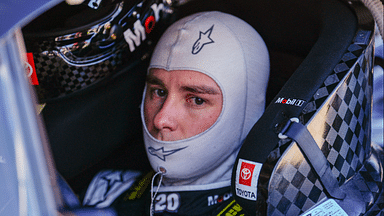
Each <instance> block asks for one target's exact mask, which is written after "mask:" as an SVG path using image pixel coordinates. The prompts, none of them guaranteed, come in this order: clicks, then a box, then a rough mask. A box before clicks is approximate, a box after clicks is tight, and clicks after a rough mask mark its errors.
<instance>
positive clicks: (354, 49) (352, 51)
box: [303, 44, 372, 123]
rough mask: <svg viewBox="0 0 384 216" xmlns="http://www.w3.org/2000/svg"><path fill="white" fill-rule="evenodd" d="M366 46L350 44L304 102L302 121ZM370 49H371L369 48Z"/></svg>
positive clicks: (325, 96) (323, 98)
mask: <svg viewBox="0 0 384 216" xmlns="http://www.w3.org/2000/svg"><path fill="white" fill-rule="evenodd" d="M366 48H367V46H365V45H360V44H351V45H350V46H349V47H348V50H347V52H346V53H345V54H344V56H343V57H342V59H341V61H340V62H339V64H337V65H336V67H335V68H334V70H333V72H332V73H331V74H330V75H329V76H328V77H327V79H326V80H325V81H324V83H323V85H322V86H321V87H320V88H319V89H318V90H317V92H316V93H315V94H314V96H313V97H312V99H311V100H310V101H309V102H308V103H307V104H306V106H305V108H304V110H303V117H304V122H305V123H307V122H308V121H309V120H310V118H311V117H312V116H313V115H314V114H315V113H316V111H317V110H318V109H319V108H320V106H322V105H323V103H324V101H325V100H326V99H327V98H328V96H329V95H330V94H331V92H332V91H333V90H334V89H335V88H336V86H337V85H338V83H339V82H340V81H341V80H342V79H343V78H344V77H345V75H346V74H347V73H348V71H349V70H350V69H351V67H352V66H353V64H354V63H355V62H356V61H357V58H358V57H359V56H360V55H361V54H362V52H363V51H364V50H365V49H366ZM371 50H372V49H371Z"/></svg>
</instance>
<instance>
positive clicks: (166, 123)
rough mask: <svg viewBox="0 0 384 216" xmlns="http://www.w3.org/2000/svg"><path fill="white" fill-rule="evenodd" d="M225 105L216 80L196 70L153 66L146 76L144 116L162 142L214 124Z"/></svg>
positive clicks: (198, 131)
mask: <svg viewBox="0 0 384 216" xmlns="http://www.w3.org/2000/svg"><path fill="white" fill-rule="evenodd" d="M222 107H223V95H222V92H221V90H220V88H219V86H218V85H217V84H216V82H215V81H214V80H213V79H212V78H210V77H209V76H207V75H205V74H202V73H200V72H196V71H190V70H175V71H166V70H163V69H151V70H150V72H149V75H148V77H147V90H146V93H145V100H144V119H145V124H146V126H147V128H148V131H149V133H150V134H151V135H152V136H153V137H154V138H156V139H158V140H162V141H175V140H182V139H186V138H189V137H192V136H194V135H197V134H199V133H201V132H203V131H205V130H207V129H208V128H209V127H211V126H212V125H213V124H214V123H215V122H216V120H217V118H218V117H219V115H220V113H221V109H222Z"/></svg>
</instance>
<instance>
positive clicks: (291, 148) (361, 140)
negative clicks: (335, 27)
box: [259, 44, 384, 215]
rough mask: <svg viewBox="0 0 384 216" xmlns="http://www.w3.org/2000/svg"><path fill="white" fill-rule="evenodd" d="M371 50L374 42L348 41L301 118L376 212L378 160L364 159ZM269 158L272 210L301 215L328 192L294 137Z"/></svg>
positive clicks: (335, 168)
mask: <svg viewBox="0 0 384 216" xmlns="http://www.w3.org/2000/svg"><path fill="white" fill-rule="evenodd" d="M372 52H373V46H372V45H369V46H364V45H357V44H352V45H350V47H349V48H348V52H347V53H346V54H345V55H344V56H343V58H342V60H341V61H340V63H339V64H338V65H337V66H336V67H335V69H334V71H333V73H332V74H330V75H329V76H328V77H327V79H326V80H325V81H324V84H323V85H322V86H321V87H320V88H319V90H318V91H317V92H316V94H315V95H314V96H313V98H312V100H311V101H309V103H307V105H306V107H305V109H304V110H303V113H302V116H300V118H301V120H302V121H303V122H305V123H307V127H308V130H309V131H310V133H311V134H312V136H313V138H314V139H315V140H316V142H317V144H318V145H319V148H320V149H321V150H322V152H323V153H324V155H325V156H326V158H327V160H328V162H329V163H330V167H331V169H332V173H333V174H334V176H335V177H337V180H338V181H339V184H340V185H343V184H344V183H346V180H350V181H349V182H348V184H355V186H356V187H358V188H359V189H360V191H361V193H362V194H363V196H364V201H365V202H366V207H367V209H372V210H371V212H372V214H370V215H376V214H377V213H378V212H379V211H380V210H378V209H380V208H383V207H384V204H383V203H384V202H383V200H384V198H381V199H377V197H378V196H379V192H380V191H381V188H382V182H381V181H382V180H381V178H378V177H377V173H378V171H377V170H373V169H372V167H374V166H372V164H370V162H369V161H366V162H364V160H365V159H366V158H367V157H368V153H369V152H370V118H371V116H370V114H371V113H370V107H371V95H372V74H371V72H372V59H371V56H372ZM276 155H279V156H278V161H277V159H276ZM280 155H281V156H280ZM269 158H275V159H274V160H270V161H269V163H271V164H269V165H273V163H276V165H275V169H274V172H273V173H272V174H269V175H271V179H270V181H269V184H268V201H267V205H268V215H299V214H301V213H304V212H305V211H306V210H308V209H309V208H311V207H312V206H313V205H315V204H316V203H317V202H318V201H320V200H321V199H323V198H325V197H326V192H325V191H324V189H323V187H322V185H321V183H320V182H319V178H318V176H317V174H316V173H315V171H314V170H313V169H312V168H311V166H310V164H309V162H308V161H307V160H306V158H305V157H304V155H303V154H302V152H301V150H300V149H299V147H298V146H297V144H296V143H295V142H291V143H287V144H285V143H283V144H281V143H279V146H278V147H277V149H275V150H274V151H273V152H271V155H270V157H269ZM276 161H277V162H276ZM261 175H264V174H261ZM266 175H268V174H267V173H266ZM375 175H376V176H375ZM344 185H345V184H344ZM344 185H343V186H344ZM259 186H261V185H260V184H259ZM380 197H382V195H380ZM376 199H377V200H378V201H377V202H376V203H375V204H373V203H374V201H375V200H376ZM380 200H381V201H380ZM378 214H380V213H378Z"/></svg>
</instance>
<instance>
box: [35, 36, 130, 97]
mask: <svg viewBox="0 0 384 216" xmlns="http://www.w3.org/2000/svg"><path fill="white" fill-rule="evenodd" d="M53 41H54V38H51V39H50V40H44V41H29V42H28V45H29V47H28V48H29V49H31V50H33V59H34V61H35V68H36V74H37V78H38V80H39V85H38V86H35V89H36V91H37V94H38V97H39V100H47V99H51V98H57V97H61V96H65V95H68V94H71V93H73V92H75V91H78V90H81V89H84V88H86V87H88V86H90V85H92V84H94V83H96V82H97V81H100V80H102V79H103V78H105V77H107V76H110V75H111V74H113V73H114V72H115V71H116V69H117V68H118V67H119V66H121V65H123V64H124V61H122V59H123V58H125V55H127V54H128V53H126V52H128V51H127V49H126V48H127V44H123V45H121V46H120V47H119V48H117V49H116V50H115V51H114V53H113V55H112V56H111V57H110V58H108V59H107V60H105V61H103V62H101V63H97V64H93V65H90V66H84V67H76V66H72V65H69V64H67V63H66V62H65V61H64V60H63V59H62V58H61V57H59V56H57V55H55V54H53V53H50V54H47V50H55V49H56V48H55V47H56V44H55V42H53Z"/></svg>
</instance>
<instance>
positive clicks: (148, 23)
mask: <svg viewBox="0 0 384 216" xmlns="http://www.w3.org/2000/svg"><path fill="white" fill-rule="evenodd" d="M155 24H156V20H155V17H154V16H149V17H148V18H147V19H146V20H145V23H144V25H145V32H146V33H147V34H149V33H151V31H152V30H153V28H154V27H155Z"/></svg>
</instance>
